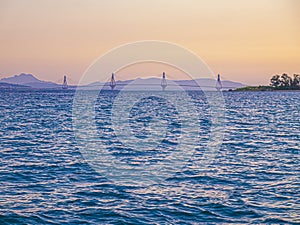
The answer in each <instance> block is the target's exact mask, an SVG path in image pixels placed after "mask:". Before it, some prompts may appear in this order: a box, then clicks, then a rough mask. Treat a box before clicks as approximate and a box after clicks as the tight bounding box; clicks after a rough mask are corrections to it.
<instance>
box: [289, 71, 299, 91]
mask: <svg viewBox="0 0 300 225" xmlns="http://www.w3.org/2000/svg"><path fill="white" fill-rule="evenodd" d="M291 86H292V87H294V88H300V75H299V74H294V79H293V81H292V85H291Z"/></svg>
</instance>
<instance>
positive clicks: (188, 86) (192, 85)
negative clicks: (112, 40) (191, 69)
mask: <svg viewBox="0 0 300 225" xmlns="http://www.w3.org/2000/svg"><path fill="white" fill-rule="evenodd" d="M0 82H1V83H7V84H14V85H23V86H27V87H30V88H36V89H61V88H62V85H61V84H57V83H54V82H51V81H43V80H40V79H38V78H37V77H35V76H34V75H32V74H26V73H21V74H18V75H13V76H11V77H6V78H2V79H0ZM160 83H161V78H157V77H150V78H136V79H134V80H123V81H122V80H117V81H116V84H117V86H116V88H115V89H116V90H121V89H122V88H123V87H125V86H126V85H128V84H134V85H136V86H140V87H137V88H132V87H133V86H134V85H131V86H132V87H131V88H132V90H133V89H134V90H137V89H141V90H144V88H147V89H148V88H149V86H147V85H150V86H151V85H156V86H157V87H156V88H155V89H159V88H160ZM167 83H168V84H169V87H167V89H166V90H170V89H171V90H172V86H182V87H184V89H185V90H197V89H199V84H200V87H201V88H205V87H210V88H214V87H215V85H216V80H214V79H210V78H199V79H196V80H167ZM104 84H105V85H104ZM103 85H104V86H103ZM2 86H3V85H2ZM100 86H103V89H104V90H106V89H107V90H109V89H110V86H109V85H108V82H97V81H96V82H92V83H90V84H88V85H82V86H76V85H75V86H70V88H71V89H72V88H80V89H88V90H94V89H97V87H98V88H99V87H100ZM129 86H130V85H129ZM222 86H223V90H229V89H236V88H241V87H245V86H247V85H245V84H243V83H240V82H235V81H229V80H224V81H222ZM150 89H151V88H150Z"/></svg>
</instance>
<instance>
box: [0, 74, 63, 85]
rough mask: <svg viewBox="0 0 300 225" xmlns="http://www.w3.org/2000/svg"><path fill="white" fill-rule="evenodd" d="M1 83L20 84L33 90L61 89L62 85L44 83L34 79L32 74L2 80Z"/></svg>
mask: <svg viewBox="0 0 300 225" xmlns="http://www.w3.org/2000/svg"><path fill="white" fill-rule="evenodd" d="M0 82H3V83H8V84H18V85H25V86H28V87H31V88H42V89H44V88H47V89H48V88H50V89H53V88H61V85H59V84H56V83H54V82H49V81H42V80H39V79H37V78H36V77H34V76H33V75H32V74H25V73H21V74H19V75H15V76H12V77H8V78H2V79H1V80H0Z"/></svg>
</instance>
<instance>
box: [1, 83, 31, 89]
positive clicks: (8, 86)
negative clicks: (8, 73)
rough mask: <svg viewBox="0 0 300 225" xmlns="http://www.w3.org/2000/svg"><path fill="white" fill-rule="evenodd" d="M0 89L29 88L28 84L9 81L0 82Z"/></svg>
mask: <svg viewBox="0 0 300 225" xmlns="http://www.w3.org/2000/svg"><path fill="white" fill-rule="evenodd" d="M0 89H9V90H11V89H13V90H15V89H30V87H29V86H25V85H20V84H9V83H3V82H0Z"/></svg>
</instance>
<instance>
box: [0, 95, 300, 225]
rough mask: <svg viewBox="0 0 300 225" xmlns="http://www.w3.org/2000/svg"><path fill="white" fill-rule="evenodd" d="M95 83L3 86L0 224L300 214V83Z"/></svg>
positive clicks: (291, 220) (285, 220) (207, 220)
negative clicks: (232, 87)
mask: <svg viewBox="0 0 300 225" xmlns="http://www.w3.org/2000/svg"><path fill="white" fill-rule="evenodd" d="M81 94H82V95H83V96H85V99H87V100H89V99H90V98H89V96H90V95H93V96H94V95H95V93H94V92H93V91H86V92H84V91H82V93H81ZM96 94H97V100H96V101H95V102H94V106H93V107H92V109H93V110H92V111H93V113H92V114H88V115H87V117H86V119H85V120H82V121H81V122H82V124H81V125H82V126H81V127H80V126H79V125H78V124H76V122H74V120H75V119H76V116H74V112H75V111H76V108H74V99H75V95H76V93H75V91H73V90H0V224H1V225H3V224H300V161H299V160H300V154H299V151H300V92H292V91H288V92H284V91H280V92H223V93H222V96H223V97H222V98H223V100H224V102H223V103H224V105H223V106H222V107H223V109H224V110H223V112H224V114H222V115H220V116H222V118H223V119H224V120H223V121H222V123H219V124H218V126H222V129H220V130H218V132H221V133H222V134H220V135H219V136H218V137H217V140H216V138H214V137H212V136H213V135H211V134H212V133H213V126H214V119H213V116H212V115H213V114H212V111H213V110H214V109H215V108H214V107H211V105H210V104H211V103H210V102H209V101H208V100H207V97H206V95H205V93H203V92H201V91H199V92H198V91H190V92H187V96H188V99H189V100H188V101H190V104H191V105H193V107H192V108H189V107H185V108H184V107H183V108H182V109H180V110H178V109H177V108H178V107H177V106H176V104H178V102H177V103H174V102H172V101H171V100H170V99H167V100H166V99H164V98H163V97H159V96H157V95H151V94H149V93H144V92H142V91H135V92H128V93H122V97H123V99H127V100H128V99H131V100H132V101H131V102H133V103H132V105H131V108H130V110H129V111H128V112H127V111H126V110H124V107H125V106H124V105H122V104H124V102H126V101H125V100H124V101H122V100H120V98H118V96H120V95H119V94H120V93H119V91H102V92H100V93H96ZM169 94H170V96H176V94H174V93H169ZM114 102H117V103H118V104H117V103H116V104H115V103H114ZM120 104H121V105H120ZM220 107H221V106H220ZM84 109H85V107H82V108H81V111H80V110H77V112H79V113H80V112H82V113H87V112H88V109H91V108H90V106H87V107H86V111H84ZM123 111H124V113H123ZM120 116H121V117H122V118H123V117H124V118H125V119H122V120H119V119H120ZM215 116H217V117H218V115H215ZM192 117H193V118H196V119H193V120H189V118H192ZM83 118H84V117H83ZM91 118H92V119H91ZM192 123H193V124H192ZM195 124H196V125H195ZM91 128H93V129H91ZM78 129H81V130H82V131H84V135H86V136H82V135H83V134H82V133H80V132H79V133H78ZM94 131H95V132H94ZM196 131H197V132H196ZM92 132H93V137H92V139H89V135H91V133H92ZM195 133H197V134H195ZM86 139H88V140H92V142H93V143H94V144H93V145H92V144H91V141H88V142H85V141H84V140H86ZM214 142H218V143H219V144H217V145H215V144H214ZM182 143H183V144H182ZM145 146H146V147H145ZM208 146H210V147H208ZM178 149H179V150H178ZM207 152H209V154H207ZM212 152H213V154H210V153H212ZM173 153H174V154H173ZM181 155H184V157H182V158H181V157H179V156H181ZM204 156H205V157H206V158H205V160H203V157H204ZM110 160H111V161H110ZM149 171H150V172H149ZM145 177H146V178H147V179H145Z"/></svg>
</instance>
